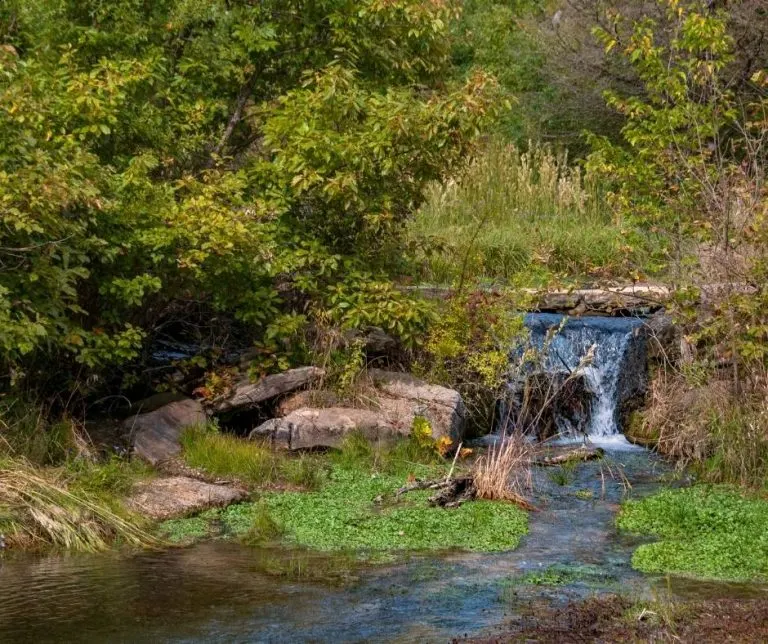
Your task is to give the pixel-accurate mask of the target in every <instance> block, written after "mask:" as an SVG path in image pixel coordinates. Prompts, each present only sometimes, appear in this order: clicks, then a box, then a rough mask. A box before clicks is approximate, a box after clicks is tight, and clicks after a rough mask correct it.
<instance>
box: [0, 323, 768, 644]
mask: <svg viewBox="0 0 768 644" xmlns="http://www.w3.org/2000/svg"><path fill="white" fill-rule="evenodd" d="M527 324H528V326H529V327H530V328H531V331H532V337H533V340H534V342H537V343H538V344H539V346H542V347H543V346H545V343H546V345H547V346H548V358H547V359H548V361H549V362H548V363H546V364H545V368H546V369H547V370H549V371H551V372H557V371H562V370H565V371H566V372H568V373H571V372H575V371H576V370H579V372H580V373H582V374H583V378H584V379H585V381H586V383H587V384H588V385H589V387H590V388H591V391H592V392H593V394H594V395H593V402H592V407H591V415H590V421H589V423H588V425H587V426H586V428H585V431H584V432H582V433H581V434H578V433H573V434H572V435H571V436H570V437H569V441H570V442H581V441H583V440H585V434H586V435H587V436H588V437H589V439H590V440H591V441H592V442H594V443H598V444H600V445H601V446H603V447H604V448H605V458H604V459H602V460H598V461H590V462H587V463H581V464H579V465H578V466H577V467H575V468H569V467H554V468H546V467H538V468H534V472H533V481H532V492H531V493H530V499H531V501H532V502H533V503H534V505H535V506H536V507H537V511H535V512H532V513H530V525H529V533H528V534H527V535H526V536H525V537H524V538H523V540H522V542H521V544H520V547H519V548H518V549H517V550H515V551H512V552H504V553H494V554H478V553H461V552H447V553H439V554H409V555H400V556H398V557H396V558H393V559H392V560H390V561H389V562H388V563H377V564H375V565H373V564H362V563H360V562H356V563H355V564H354V565H352V566H351V565H350V557H349V556H344V555H322V554H318V553H314V554H312V553H307V552H295V551H290V550H286V549H274V548H273V549H269V548H248V547H245V546H242V545H239V544H238V543H236V542H233V541H226V540H218V541H209V542H206V543H202V544H199V545H196V546H193V547H188V548H175V549H170V550H167V551H164V552H145V553H139V554H118V553H110V554H100V555H79V556H73V555H70V556H47V557H33V556H29V555H27V556H11V555H10V554H6V555H4V556H2V555H0V588H2V595H1V598H2V607H1V608H0V642H30V641H34V642H62V641H65V642H103V641H110V642H284V641H330V642H353V641H363V640H365V641H387V642H433V641H435V642H444V641H450V640H451V639H452V638H454V637H462V636H464V635H481V634H483V633H491V632H492V630H493V629H494V628H496V627H499V626H501V625H502V624H503V623H504V621H505V620H506V619H508V618H511V617H519V616H523V615H530V614H531V611H533V612H534V613H535V611H536V610H537V607H538V608H541V607H542V606H551V607H558V606H560V605H563V604H565V603H566V602H568V601H569V600H574V599H576V600H577V599H582V598H586V597H589V596H593V595H597V594H601V593H612V594H615V593H622V594H625V595H629V596H631V597H636V598H646V599H653V598H659V597H660V596H663V597H669V598H670V599H676V598H679V599H717V598H720V597H728V598H745V599H746V598H752V597H762V598H765V597H768V588H765V587H760V586H749V585H738V584H723V583H712V582H701V581H692V580H686V579H682V578H674V577H669V578H656V577H648V576H644V575H641V574H640V573H637V572H635V571H634V570H632V567H631V565H630V560H631V556H632V552H633V550H634V548H635V547H636V546H637V545H638V543H639V541H638V540H637V539H636V538H633V537H630V536H628V535H625V534H620V533H619V532H618V531H617V530H616V528H615V519H616V514H617V512H618V510H619V506H620V504H621V502H622V501H623V500H625V499H626V498H628V497H631V498H641V497H643V496H646V495H648V494H651V493H653V492H654V491H655V490H657V489H658V488H659V487H661V485H662V482H663V481H665V480H666V481H667V482H669V480H670V476H669V475H670V474H671V471H670V467H669V465H667V464H665V462H664V461H662V460H661V459H660V458H659V457H657V456H656V455H655V454H653V453H651V452H649V451H647V450H645V449H642V448H637V447H635V446H632V445H630V444H629V443H628V442H627V441H626V439H625V438H624V437H623V436H622V435H621V433H620V432H619V427H618V424H617V418H618V412H617V410H618V408H619V405H620V404H621V403H622V401H623V400H625V399H628V398H630V397H631V396H635V395H637V392H638V391H641V389H642V386H643V383H644V380H643V378H644V374H645V371H646V366H645V348H644V339H643V336H642V335H641V334H640V333H639V329H640V325H641V324H642V322H641V321H640V320H638V319H608V318H582V319H578V320H567V319H564V318H563V316H555V315H548V314H537V315H534V316H529V317H528V318H527ZM552 328H557V329H559V332H558V334H557V335H556V336H555V337H554V339H548V338H550V336H549V335H548V334H549V333H550V329H552ZM587 353H589V354H590V355H591V356H592V359H591V360H590V362H589V363H588V364H586V365H585V364H583V363H582V362H581V359H582V357H583V356H584V355H586V354H587ZM450 511H451V510H446V512H450Z"/></svg>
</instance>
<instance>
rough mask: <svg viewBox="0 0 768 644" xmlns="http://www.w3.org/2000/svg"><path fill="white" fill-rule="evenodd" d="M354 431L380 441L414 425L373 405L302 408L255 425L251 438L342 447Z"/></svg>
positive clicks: (279, 444)
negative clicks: (392, 417) (399, 422)
mask: <svg viewBox="0 0 768 644" xmlns="http://www.w3.org/2000/svg"><path fill="white" fill-rule="evenodd" d="M353 432H359V433H361V434H362V435H363V436H365V437H366V438H367V439H368V440H371V441H377V440H383V439H390V438H394V437H396V436H398V435H407V434H408V433H409V432H410V426H408V427H407V429H406V428H403V427H400V428H398V427H397V426H396V425H395V424H393V423H392V422H390V420H389V419H388V418H387V416H386V415H385V414H383V413H381V412H377V411H372V410H370V409H349V408H345V407H329V408H327V409H299V410H297V411H294V412H292V413H290V414H288V415H287V416H285V417H284V418H273V419H272V420H268V421H267V422H266V423H263V424H262V425H260V426H259V427H257V428H256V429H254V430H253V431H252V432H251V434H250V438H264V439H268V440H269V441H270V442H271V443H272V445H273V446H274V447H278V448H282V449H292V450H297V449H311V448H315V447H340V446H341V444H342V442H343V441H344V439H345V438H346V437H347V436H348V435H349V434H351V433H353Z"/></svg>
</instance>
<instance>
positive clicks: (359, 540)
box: [161, 436, 527, 554]
mask: <svg viewBox="0 0 768 644" xmlns="http://www.w3.org/2000/svg"><path fill="white" fill-rule="evenodd" d="M329 462H330V472H329V473H328V476H327V478H326V479H325V481H324V483H323V484H322V486H321V487H320V489H318V490H317V491H314V492H268V493H265V494H264V495H263V496H262V497H261V499H260V500H259V501H258V502H257V503H250V504H240V505H235V506H230V507H229V508H225V509H222V510H209V511H207V512H204V513H203V514H201V515H199V516H198V517H194V518H192V519H186V520H176V521H168V522H165V523H164V524H163V525H162V527H161V529H162V534H163V535H164V536H165V537H167V538H169V539H171V540H175V541H189V540H194V539H197V538H204V537H206V536H211V535H212V534H224V535H232V536H237V537H239V538H240V539H241V540H243V541H245V542H246V543H256V544H260V545H263V544H264V543H269V542H274V541H277V540H279V541H280V543H282V544H283V545H289V546H295V547H299V548H306V549H310V550H315V551H327V552H339V551H342V552H343V551H365V552H368V553H371V554H374V553H382V552H388V551H419V550H448V549H462V550H474V551H503V550H511V549H513V548H515V547H516V546H517V545H518V543H519V540H520V537H521V536H522V535H523V534H524V533H525V532H526V530H527V515H526V513H525V512H524V511H522V510H521V509H519V508H518V507H516V506H515V505H513V504H511V503H505V502H491V501H478V502H473V503H466V504H464V505H462V506H461V507H460V508H457V509H452V510H445V509H442V508H433V507H430V506H429V505H428V504H427V497H428V496H429V493H428V492H416V493H412V494H409V495H408V496H407V498H406V497H402V498H399V499H397V498H395V495H394V493H395V492H396V490H397V489H398V488H399V487H400V486H402V485H403V484H404V483H405V482H406V481H407V480H408V478H410V477H412V476H420V477H427V476H429V477H432V476H436V475H440V474H441V473H442V474H443V475H445V474H446V473H447V468H448V464H447V463H445V462H442V461H440V460H439V459H438V457H437V456H436V455H435V454H434V452H433V451H430V450H426V449H424V448H423V447H421V446H419V445H418V444H417V443H416V441H400V442H399V443H396V444H394V445H392V446H386V445H371V444H370V443H367V442H366V441H364V440H363V439H361V438H360V437H358V436H352V437H350V438H349V439H348V440H347V442H346V444H345V446H344V448H343V449H342V450H341V452H340V453H337V454H333V455H331V456H330V457H329Z"/></svg>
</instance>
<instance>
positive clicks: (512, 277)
mask: <svg viewBox="0 0 768 644" xmlns="http://www.w3.org/2000/svg"><path fill="white" fill-rule="evenodd" d="M410 233H411V236H412V238H413V239H414V240H415V241H417V242H419V243H418V244H417V245H419V246H420V247H422V248H425V249H426V251H425V258H424V262H423V264H422V275H421V277H422V279H424V280H425V281H428V282H431V283H450V282H453V281H456V280H457V279H460V278H461V277H465V278H470V277H471V278H473V279H490V280H503V281H520V280H521V279H522V280H524V281H528V282H530V281H531V280H535V279H537V278H538V279H540V280H544V279H545V278H546V277H548V276H549V277H551V276H552V275H553V274H558V273H568V274H570V275H576V276H585V275H598V276H604V275H612V274H615V273H617V272H621V271H622V270H623V268H624V266H625V263H626V253H627V252H628V248H629V247H628V245H627V242H626V232H625V231H623V230H622V222H620V221H616V220H614V219H613V218H612V215H611V214H610V209H609V208H608V206H607V204H606V202H605V200H604V198H603V194H602V190H601V187H600V184H599V183H598V182H597V181H596V180H595V179H594V178H592V177H591V176H589V175H586V174H585V173H583V172H582V170H581V169H580V168H579V167H578V166H577V165H573V164H571V163H570V162H569V159H568V156H567V154H566V153H562V154H557V153H555V152H554V151H553V150H552V149H551V148H550V147H547V146H544V145H538V144H531V145H530V147H529V150H528V151H527V152H524V151H521V150H520V149H519V148H517V147H515V146H512V145H502V144H498V143H494V144H490V145H489V147H488V148H487V149H486V151H485V153H483V154H482V155H480V156H479V157H478V158H477V159H476V160H474V161H473V162H472V163H470V164H469V166H468V167H467V168H466V170H465V172H464V173H463V174H462V175H461V176H459V177H458V178H457V179H454V180H450V181H448V182H446V183H442V184H438V183H435V184H432V185H431V186H430V188H429V189H428V191H427V195H426V202H425V204H424V205H423V206H422V208H421V209H420V211H419V212H418V213H417V215H416V217H415V220H414V222H413V223H412V226H411V229H410ZM461 273H465V275H462V274H461Z"/></svg>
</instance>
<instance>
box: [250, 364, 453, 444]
mask: <svg viewBox="0 0 768 644" xmlns="http://www.w3.org/2000/svg"><path fill="white" fill-rule="evenodd" d="M368 375H369V376H370V378H371V380H372V382H373V383H374V384H375V385H376V389H371V391H370V392H369V395H368V397H369V398H370V400H371V407H372V408H371V409H353V408H347V407H342V406H339V404H338V397H337V396H335V395H334V394H333V393H332V392H328V391H319V392H308V391H304V392H300V393H298V394H295V395H294V396H291V397H290V398H288V399H286V400H285V401H284V402H283V403H281V405H280V406H279V408H278V411H279V412H280V413H281V414H282V415H283V417H282V418H274V419H272V420H268V421H267V422H266V423H263V424H262V425H260V426H259V427H257V428H256V429H254V430H253V431H252V432H251V437H252V438H266V439H268V440H270V441H271V442H272V444H273V445H274V446H275V447H280V448H284V449H308V448H313V447H338V446H339V445H341V442H342V441H343V440H344V437H345V436H347V435H348V434H350V433H352V432H354V431H359V432H361V433H362V434H363V435H364V436H366V437H367V438H369V439H370V440H379V439H386V438H393V437H397V436H408V435H409V434H410V433H411V428H412V427H413V421H414V419H415V418H416V417H417V416H418V417H423V418H426V419H427V421H428V422H429V424H430V427H431V428H432V436H433V438H435V439H438V438H440V437H443V436H448V437H450V438H451V439H452V440H454V441H457V440H461V438H462V436H463V434H464V427H465V424H466V415H467V414H466V408H465V407H464V402H463V401H462V399H461V395H460V394H459V392H457V391H454V390H453V389H448V388H446V387H440V386H436V385H429V384H427V383H425V382H423V381H421V380H418V379H417V378H414V377H413V376H410V375H408V374H404V373H394V372H389V371H382V370H378V369H372V370H370V371H369V374H368ZM318 405H321V407H319V408H318V407H317V406H318ZM323 405H327V406H323Z"/></svg>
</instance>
